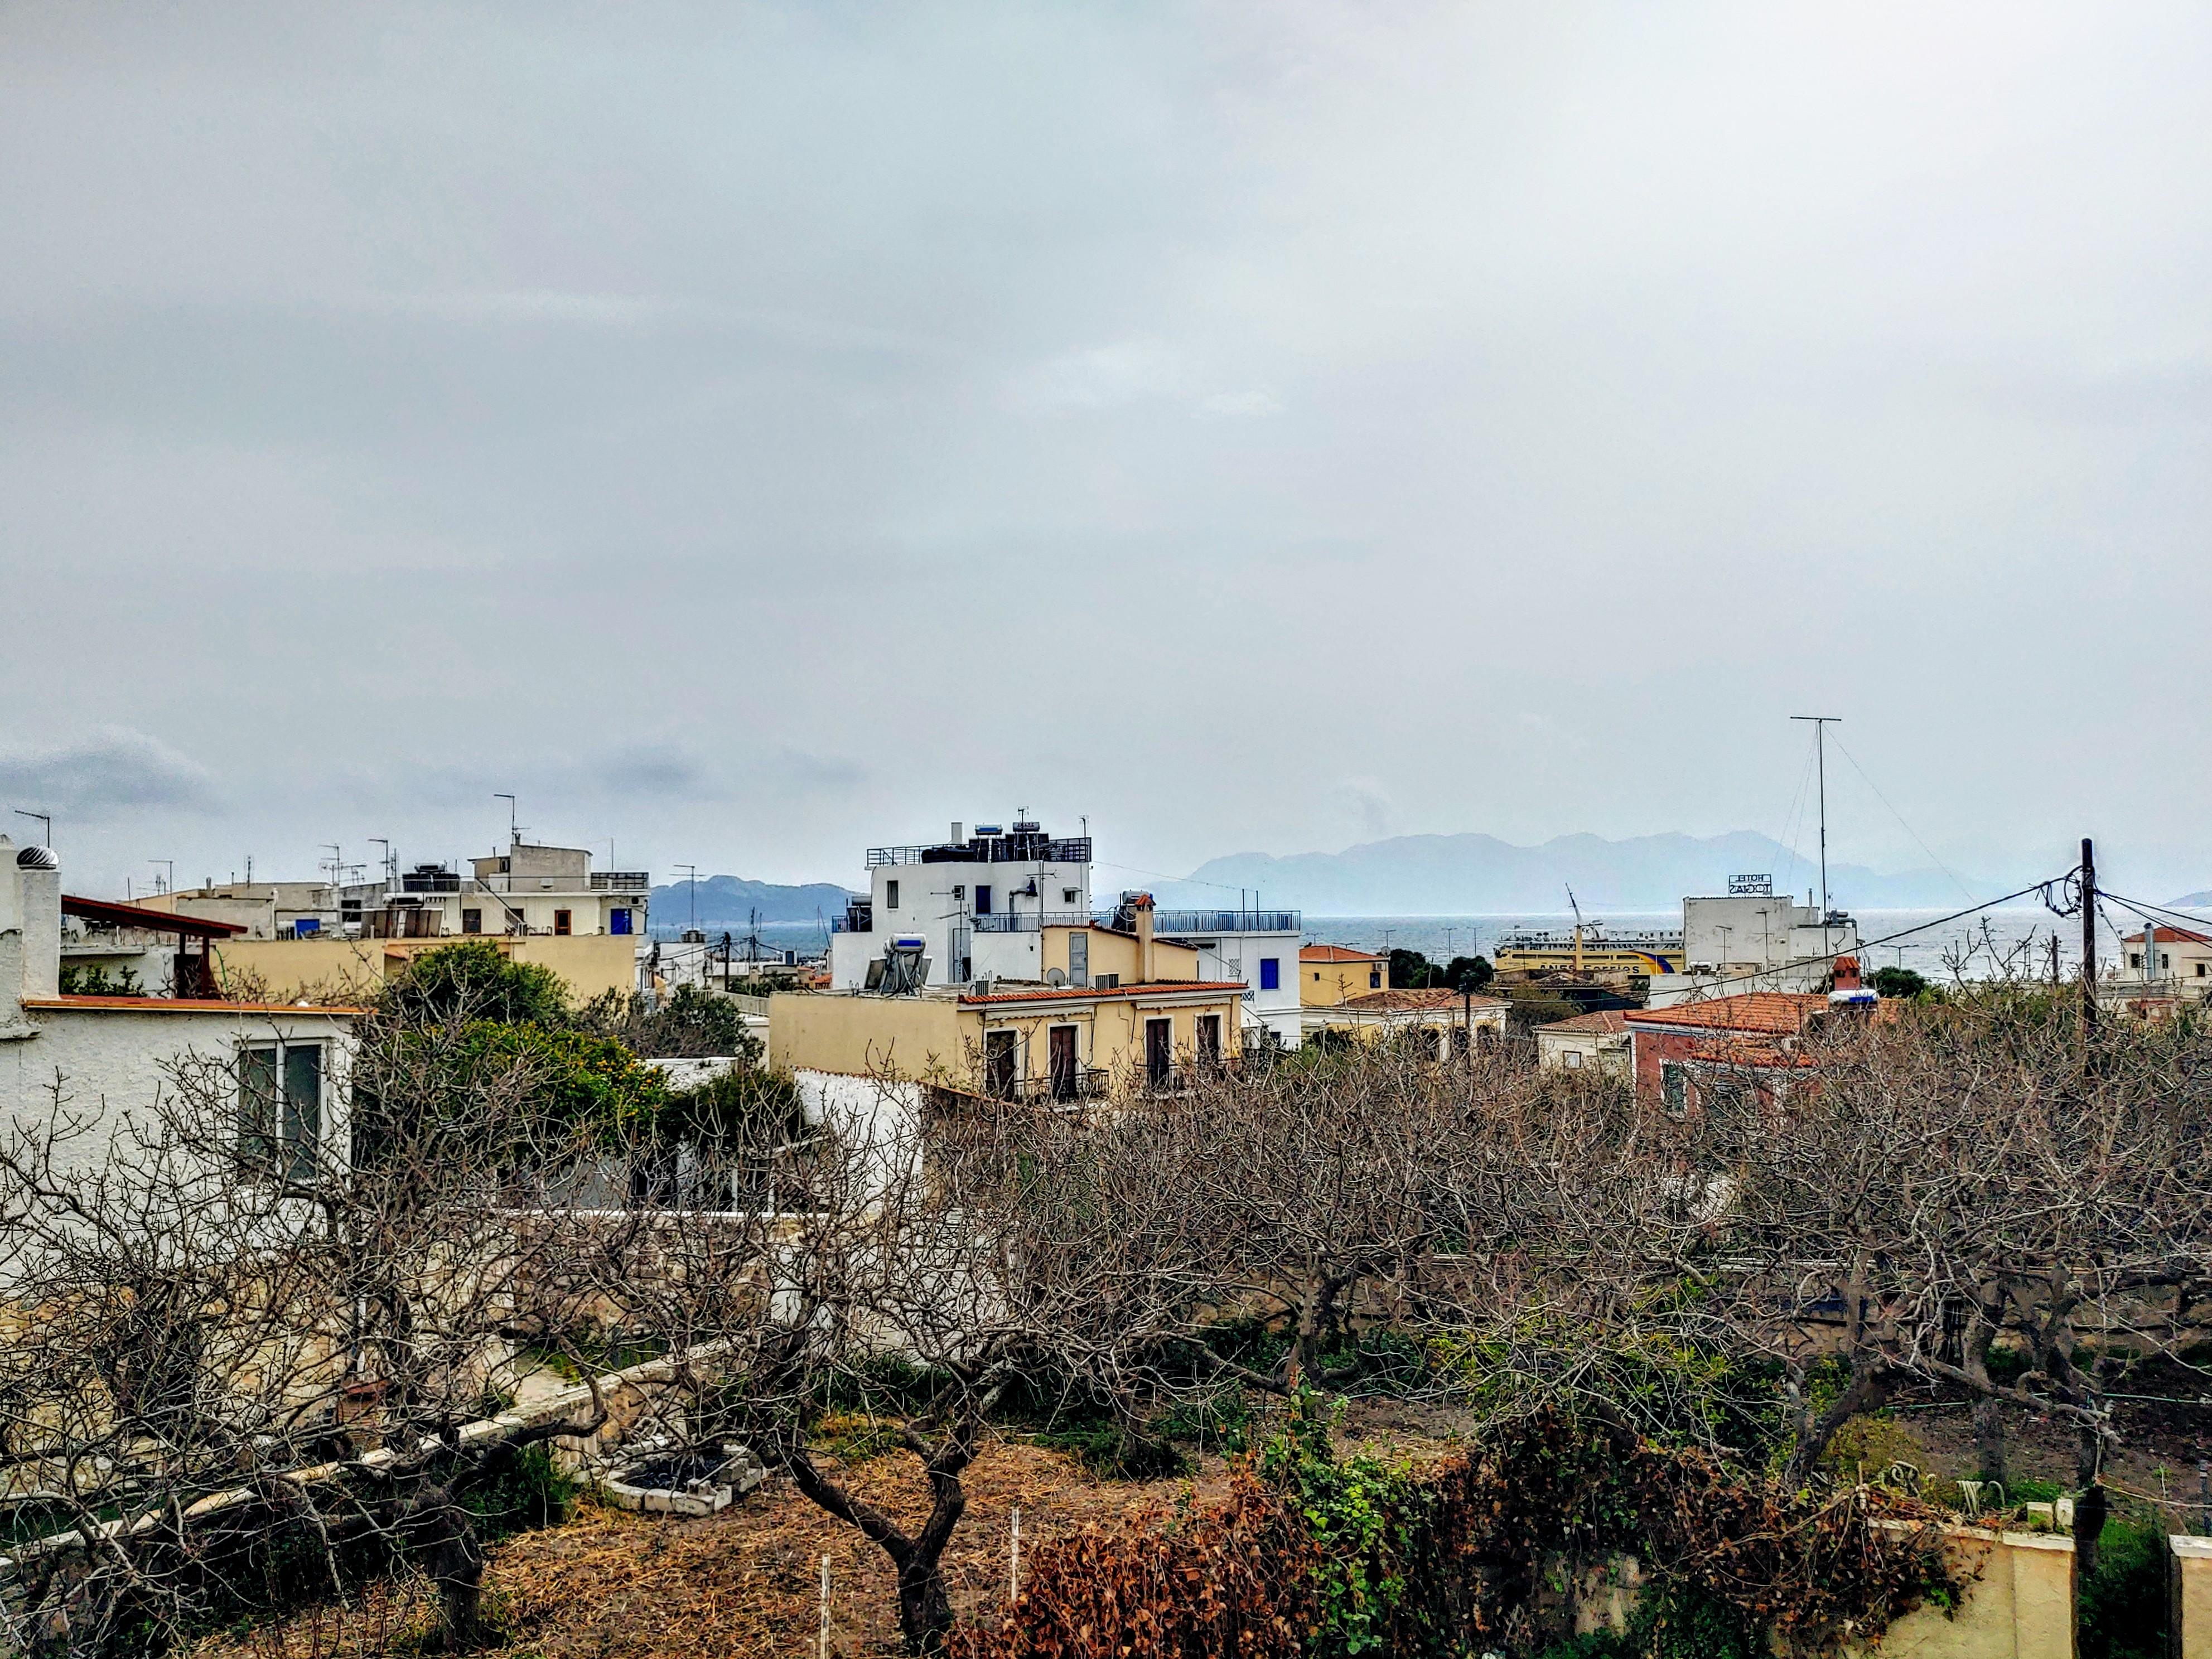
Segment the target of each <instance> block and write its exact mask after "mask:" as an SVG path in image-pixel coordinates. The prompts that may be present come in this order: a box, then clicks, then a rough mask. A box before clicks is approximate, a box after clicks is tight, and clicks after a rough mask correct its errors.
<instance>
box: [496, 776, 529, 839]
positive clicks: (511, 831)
mask: <svg viewBox="0 0 2212 1659" xmlns="http://www.w3.org/2000/svg"><path fill="white" fill-rule="evenodd" d="M491 798H492V799H494V800H503V801H505V802H506V803H507V845H508V846H509V847H520V846H521V845H522V828H521V826H520V824H518V823H515V821H514V817H515V808H516V805H517V803H516V801H515V799H514V797H513V796H512V795H510V794H508V793H507V791H505V790H504V789H495V790H493V791H492V792H491Z"/></svg>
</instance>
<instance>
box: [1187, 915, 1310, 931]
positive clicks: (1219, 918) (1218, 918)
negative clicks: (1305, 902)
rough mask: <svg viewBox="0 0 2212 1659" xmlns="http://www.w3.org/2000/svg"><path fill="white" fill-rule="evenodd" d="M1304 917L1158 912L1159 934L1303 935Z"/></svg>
mask: <svg viewBox="0 0 2212 1659" xmlns="http://www.w3.org/2000/svg"><path fill="white" fill-rule="evenodd" d="M1305 925H1306V924H1305V915H1304V912H1303V911H1298V910H1155V911H1154V912H1153V913H1152V931H1153V932H1154V933H1304V931H1305Z"/></svg>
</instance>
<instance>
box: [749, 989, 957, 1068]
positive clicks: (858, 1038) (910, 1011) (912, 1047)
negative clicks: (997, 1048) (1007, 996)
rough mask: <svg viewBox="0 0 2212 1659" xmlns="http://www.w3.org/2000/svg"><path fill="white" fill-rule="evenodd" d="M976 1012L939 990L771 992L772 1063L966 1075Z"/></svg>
mask: <svg viewBox="0 0 2212 1659" xmlns="http://www.w3.org/2000/svg"><path fill="white" fill-rule="evenodd" d="M982 1030H983V1021H982V1018H981V1015H980V1014H975V1013H972V1012H969V1011H966V1010H963V1008H961V1006H959V1004H957V1003H956V1002H953V1001H951V1000H949V999H947V998H943V997H872V996H840V995H836V994H823V995H816V994H811V993H809V992H804V991H787V992H779V993H778V994H775V995H774V996H771V997H770V998H769V1004H768V1058H769V1065H770V1066H775V1068H776V1069H777V1070H779V1071H794V1072H795V1071H802V1070H804V1071H816V1072H842V1073H873V1072H878V1071H881V1070H883V1069H884V1068H887V1067H888V1068H890V1069H891V1070H893V1071H896V1073H898V1074H899V1075H901V1076H902V1077H908V1078H927V1077H936V1076H942V1077H945V1078H947V1079H956V1078H957V1079H960V1080H963V1081H964V1080H965V1079H967V1077H968V1074H969V1050H970V1049H972V1048H976V1047H977V1046H978V1045H979V1044H980V1042H981V1036H982Z"/></svg>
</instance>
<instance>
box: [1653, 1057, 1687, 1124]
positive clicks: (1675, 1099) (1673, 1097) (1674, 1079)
mask: <svg viewBox="0 0 2212 1659" xmlns="http://www.w3.org/2000/svg"><path fill="white" fill-rule="evenodd" d="M1659 1091H1660V1093H1661V1095H1662V1097H1664V1098H1665V1100H1666V1103H1667V1109H1668V1112H1669V1113H1671V1114H1672V1115H1674V1116H1676V1117H1680V1116H1681V1115H1683V1114H1684V1113H1685V1112H1686V1111H1688V1110H1689V1109H1690V1074H1689V1073H1687V1072H1686V1071H1685V1070H1683V1069H1682V1067H1680V1066H1677V1065H1675V1064H1674V1062H1673V1061H1672V1060H1669V1061H1668V1062H1667V1063H1666V1064H1665V1065H1663V1066H1661V1067H1660V1068H1659Z"/></svg>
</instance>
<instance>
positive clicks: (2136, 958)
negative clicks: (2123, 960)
mask: <svg viewBox="0 0 2212 1659" xmlns="http://www.w3.org/2000/svg"><path fill="white" fill-rule="evenodd" d="M2128 966H2129V967H2130V968H2140V967H2142V951H2129V952H2128Z"/></svg>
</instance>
